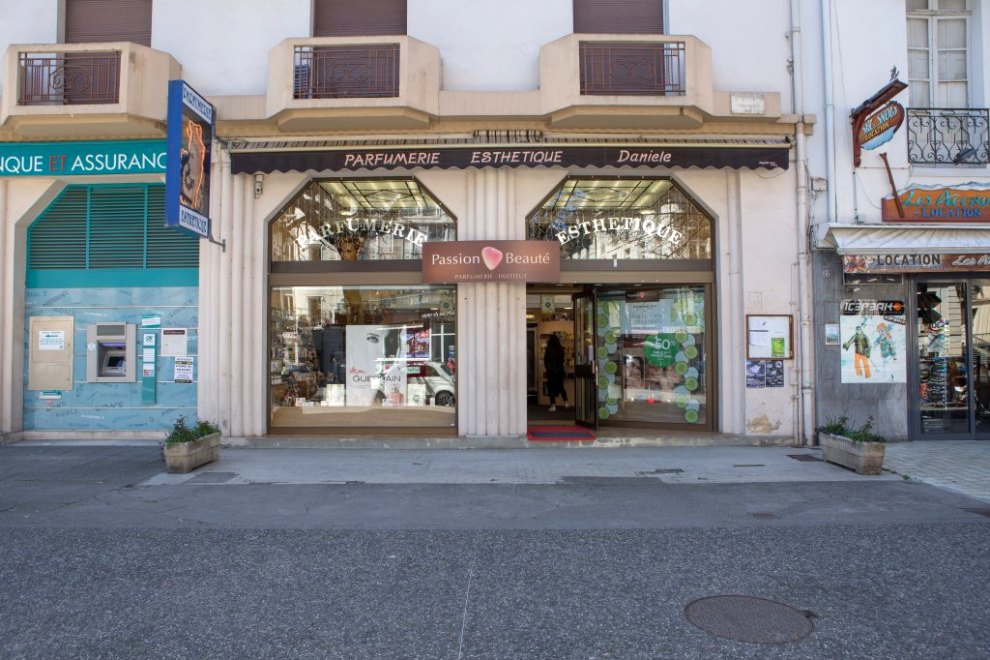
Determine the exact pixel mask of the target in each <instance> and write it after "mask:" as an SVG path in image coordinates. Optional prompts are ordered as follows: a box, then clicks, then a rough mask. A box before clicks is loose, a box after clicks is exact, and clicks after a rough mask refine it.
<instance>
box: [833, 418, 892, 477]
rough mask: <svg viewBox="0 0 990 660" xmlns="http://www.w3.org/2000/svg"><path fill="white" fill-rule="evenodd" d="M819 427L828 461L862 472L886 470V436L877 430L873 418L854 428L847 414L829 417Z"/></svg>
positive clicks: (872, 472) (870, 472)
mask: <svg viewBox="0 0 990 660" xmlns="http://www.w3.org/2000/svg"><path fill="white" fill-rule="evenodd" d="M826 420H827V421H826V423H825V424H823V425H822V426H819V427H818V439H819V442H820V443H821V446H822V454H823V456H824V457H825V460H826V461H828V462H830V463H835V464H836V465H842V466H843V467H847V468H850V469H851V470H855V471H856V472H858V473H859V474H880V471H881V470H882V469H883V458H884V454H885V446H884V443H885V442H886V439H885V438H884V437H883V436H881V435H878V434H876V433H874V432H873V418H872V417H868V418H867V419H866V422H864V423H863V425H862V426H860V427H859V428H850V427H849V419H848V418H847V417H845V416H842V417H839V418H838V419H835V420H833V419H830V418H827V417H826Z"/></svg>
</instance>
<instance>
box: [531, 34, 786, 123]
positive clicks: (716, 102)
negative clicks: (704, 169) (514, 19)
mask: <svg viewBox="0 0 990 660" xmlns="http://www.w3.org/2000/svg"><path fill="white" fill-rule="evenodd" d="M540 84H541V89H542V112H543V113H544V114H545V115H547V116H549V118H550V125H551V126H553V127H554V128H567V129H570V128H573V129H604V128H628V129H644V128H645V129H669V130H693V129H697V128H699V127H701V126H702V125H704V124H705V123H706V122H710V121H712V120H720V121H721V120H728V121H753V120H764V121H766V120H771V121H776V120H777V119H779V118H780V95H779V94H778V93H746V94H740V93H733V94H730V93H728V92H722V91H718V90H716V89H715V88H714V83H713V77H712V52H711V48H709V47H708V45H707V44H705V43H704V42H702V41H700V40H699V39H697V38H695V37H691V36H671V35H628V34H580V35H578V34H571V35H567V36H566V37H562V38H560V39H558V40H556V41H554V42H551V43H549V44H546V45H545V46H543V48H542V49H541V50H540ZM743 97H745V99H743ZM743 100H745V102H743Z"/></svg>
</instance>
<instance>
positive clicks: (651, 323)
mask: <svg viewBox="0 0 990 660" xmlns="http://www.w3.org/2000/svg"><path fill="white" fill-rule="evenodd" d="M705 298H706V296H705V289H704V287H701V286H695V287H686V286H678V287H662V288H657V289H645V290H637V291H600V292H599V294H598V301H597V306H596V307H597V322H596V323H595V328H596V332H597V341H595V345H596V346H597V347H598V348H597V349H596V351H597V354H596V355H595V359H596V360H597V362H598V369H597V373H598V377H597V385H598V406H599V409H598V418H599V419H600V420H602V421H606V420H611V421H618V422H653V423H660V424H691V425H705V424H708V421H709V420H708V392H707V385H706V384H707V381H708V379H707V374H706V371H707V367H708V357H707V354H706V353H707V350H706V346H707V341H706V337H705V333H706V329H705V307H706V305H705Z"/></svg>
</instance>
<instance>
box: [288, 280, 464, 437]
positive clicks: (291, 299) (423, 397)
mask: <svg viewBox="0 0 990 660" xmlns="http://www.w3.org/2000/svg"><path fill="white" fill-rule="evenodd" d="M455 300H456V296H455V289H454V287H436V286H433V287H428V286H404V287H388V286H356V287H337V286H286V287H274V288H273V289H272V292H271V310H270V314H271V321H270V323H271V326H270V333H269V337H270V346H269V364H270V366H269V372H270V387H269V393H270V415H271V417H270V421H271V427H272V428H280V429H286V428H320V427H338V428H361V427H402V428H424V427H453V426H454V425H455V420H456V416H455V411H456V403H457V385H456V383H457V355H456V352H455V325H454V319H455V309H454V306H455Z"/></svg>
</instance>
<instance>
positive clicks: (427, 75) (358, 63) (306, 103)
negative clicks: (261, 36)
mask: <svg viewBox="0 0 990 660" xmlns="http://www.w3.org/2000/svg"><path fill="white" fill-rule="evenodd" d="M268 65H269V66H268V71H269V81H268V82H269V84H268V96H267V99H266V106H267V113H268V115H269V116H271V117H274V118H275V121H276V123H277V124H278V127H279V128H280V129H281V130H283V131H287V132H299V131H323V130H403V129H416V128H425V127H429V126H430V124H431V122H432V121H433V118H434V117H436V115H437V114H438V112H439V94H440V52H439V51H438V50H437V49H436V48H435V47H433V46H430V45H428V44H425V43H423V42H420V41H417V40H416V39H412V38H410V37H405V36H401V37H321V38H312V39H288V40H286V41H283V42H282V43H280V44H279V45H277V46H276V47H275V48H273V49H272V50H271V52H270V53H269V59H268Z"/></svg>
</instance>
